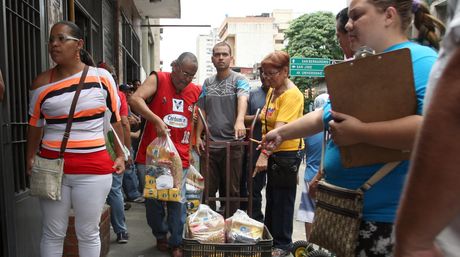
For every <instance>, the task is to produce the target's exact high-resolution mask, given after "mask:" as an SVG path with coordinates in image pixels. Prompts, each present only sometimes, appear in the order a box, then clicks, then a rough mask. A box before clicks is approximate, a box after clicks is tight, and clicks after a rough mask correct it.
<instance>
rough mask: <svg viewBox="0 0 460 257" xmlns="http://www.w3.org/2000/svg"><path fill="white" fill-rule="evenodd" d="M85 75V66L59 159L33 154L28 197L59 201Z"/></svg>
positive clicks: (74, 98) (73, 102)
mask: <svg viewBox="0 0 460 257" xmlns="http://www.w3.org/2000/svg"><path fill="white" fill-rule="evenodd" d="M87 73H88V66H86V65H85V68H84V69H83V72H82V74H81V77H80V82H79V84H78V86H77V89H76V91H75V95H74V97H73V100H72V105H71V106H70V112H69V117H68V119H67V125H66V128H65V132H64V136H63V138H62V142H61V148H60V151H59V158H57V159H48V158H44V157H41V156H39V155H38V154H35V158H34V163H33V165H32V175H31V177H30V195H32V196H38V197H40V198H42V199H49V200H54V201H56V200H61V185H62V175H63V173H64V152H65V149H66V146H67V141H68V140H69V136H70V129H71V128H72V121H73V116H74V113H75V107H76V105H77V101H78V97H79V96H80V92H81V89H82V88H83V82H84V81H85V78H86V74H87Z"/></svg>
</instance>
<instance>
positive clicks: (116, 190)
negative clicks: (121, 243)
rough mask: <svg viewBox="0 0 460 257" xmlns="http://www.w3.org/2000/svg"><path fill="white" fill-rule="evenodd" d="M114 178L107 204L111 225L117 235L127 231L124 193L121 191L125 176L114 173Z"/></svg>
mask: <svg viewBox="0 0 460 257" xmlns="http://www.w3.org/2000/svg"><path fill="white" fill-rule="evenodd" d="M112 178H113V180H112V188H111V189H110V192H109V195H108V196H107V204H109V205H110V223H112V227H113V231H114V232H115V233H116V234H117V233H120V232H126V231H127V228H126V222H125V209H124V206H123V192H122V191H121V185H122V182H123V174H116V173H113V174H112Z"/></svg>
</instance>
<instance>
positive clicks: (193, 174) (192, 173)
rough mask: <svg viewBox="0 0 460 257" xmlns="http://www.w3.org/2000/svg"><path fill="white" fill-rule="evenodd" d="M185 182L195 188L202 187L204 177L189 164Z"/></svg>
mask: <svg viewBox="0 0 460 257" xmlns="http://www.w3.org/2000/svg"><path fill="white" fill-rule="evenodd" d="M186 183H187V184H189V185H192V186H194V187H195V188H198V189H201V190H203V189H204V178H203V176H202V175H201V174H200V173H199V172H198V171H197V170H196V169H195V167H194V166H193V165H190V167H189V169H188V173H187V181H186Z"/></svg>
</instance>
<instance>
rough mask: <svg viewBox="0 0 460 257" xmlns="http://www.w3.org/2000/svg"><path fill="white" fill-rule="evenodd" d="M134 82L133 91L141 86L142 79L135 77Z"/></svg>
mask: <svg viewBox="0 0 460 257" xmlns="http://www.w3.org/2000/svg"><path fill="white" fill-rule="evenodd" d="M132 84H133V87H132V88H133V90H132V91H133V93H134V92H136V90H137V89H138V88H139V87H140V86H141V81H140V80H138V79H135V80H133V82H132Z"/></svg>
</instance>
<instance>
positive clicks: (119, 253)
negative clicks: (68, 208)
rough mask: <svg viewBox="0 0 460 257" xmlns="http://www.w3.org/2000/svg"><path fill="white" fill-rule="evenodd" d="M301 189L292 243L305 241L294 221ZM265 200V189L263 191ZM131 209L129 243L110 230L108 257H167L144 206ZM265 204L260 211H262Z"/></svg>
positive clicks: (127, 213)
mask: <svg viewBox="0 0 460 257" xmlns="http://www.w3.org/2000/svg"><path fill="white" fill-rule="evenodd" d="M304 171H305V164H303V163H302V165H301V166H300V169H299V178H300V179H303V176H304ZM301 191H302V188H301V186H298V187H297V195H296V203H295V208H294V209H295V213H294V233H293V235H292V240H293V242H295V241H298V240H305V226H304V224H303V223H302V222H298V221H296V220H295V218H296V216H297V209H298V208H299V203H300V194H301ZM263 195H264V198H265V189H264V190H263ZM130 204H131V209H129V210H128V211H125V216H126V223H127V226H128V233H129V241H128V243H127V244H118V243H117V242H116V238H117V237H116V235H115V233H114V232H113V230H111V233H110V251H109V254H108V255H107V256H108V257H169V256H170V255H169V253H164V252H160V251H158V250H157V249H156V247H155V245H156V241H155V238H154V236H153V234H152V231H151V229H150V227H149V226H148V225H147V220H146V218H145V206H144V204H139V203H130ZM264 208H265V204H263V207H262V209H263V210H264Z"/></svg>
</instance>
